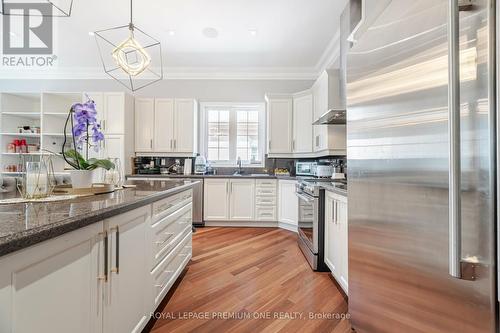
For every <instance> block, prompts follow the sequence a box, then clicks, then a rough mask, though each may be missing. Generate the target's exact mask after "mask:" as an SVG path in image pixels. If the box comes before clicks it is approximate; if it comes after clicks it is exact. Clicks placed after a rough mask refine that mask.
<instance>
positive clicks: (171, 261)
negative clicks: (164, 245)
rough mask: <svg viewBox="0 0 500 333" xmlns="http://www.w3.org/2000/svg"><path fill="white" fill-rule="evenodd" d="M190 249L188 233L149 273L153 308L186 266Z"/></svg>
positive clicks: (189, 234)
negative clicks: (151, 284) (151, 279)
mask: <svg viewBox="0 0 500 333" xmlns="http://www.w3.org/2000/svg"><path fill="white" fill-rule="evenodd" d="M192 249H193V247H192V232H191V231H188V232H187V233H186V234H183V238H182V241H181V242H180V243H179V244H177V246H176V247H175V248H174V249H173V250H172V251H171V252H170V254H169V255H168V256H167V257H166V258H165V259H163V260H162V261H161V263H160V264H159V265H158V267H156V268H155V269H154V270H153V271H152V272H151V275H152V277H153V296H154V306H155V308H156V307H157V306H158V305H159V304H160V303H161V301H162V300H163V297H165V295H166V294H167V292H168V291H169V290H170V288H171V287H172V285H173V284H174V283H175V281H176V280H177V278H178V277H179V275H180V274H181V272H182V270H183V269H184V268H185V267H186V265H187V264H188V262H189V260H190V259H191V257H192Z"/></svg>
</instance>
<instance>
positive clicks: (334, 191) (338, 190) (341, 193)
mask: <svg viewBox="0 0 500 333" xmlns="http://www.w3.org/2000/svg"><path fill="white" fill-rule="evenodd" d="M321 187H322V188H323V189H325V191H328V192H332V193H335V194H338V195H341V196H344V197H346V198H347V191H345V190H341V189H338V188H335V187H332V186H325V185H321Z"/></svg>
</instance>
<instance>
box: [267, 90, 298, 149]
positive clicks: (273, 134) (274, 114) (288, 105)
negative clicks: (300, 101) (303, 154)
mask: <svg viewBox="0 0 500 333" xmlns="http://www.w3.org/2000/svg"><path fill="white" fill-rule="evenodd" d="M267 140H268V154H269V155H273V154H290V153H291V152H292V144H293V143H292V141H293V100H292V98H291V97H290V98H283V97H282V98H275V97H268V98H267Z"/></svg>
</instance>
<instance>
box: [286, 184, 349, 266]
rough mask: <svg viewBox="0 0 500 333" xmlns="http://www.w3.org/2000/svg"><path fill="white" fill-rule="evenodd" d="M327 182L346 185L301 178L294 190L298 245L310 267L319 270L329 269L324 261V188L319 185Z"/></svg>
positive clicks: (343, 185) (339, 185)
mask: <svg viewBox="0 0 500 333" xmlns="http://www.w3.org/2000/svg"><path fill="white" fill-rule="evenodd" d="M327 183H328V184H332V183H333V184H335V186H336V187H339V188H343V187H346V185H345V184H344V183H340V182H332V180H331V179H303V180H300V181H299V182H298V183H297V186H296V191H295V193H296V195H297V197H298V198H299V214H298V216H299V237H298V243H299V247H300V249H301V250H302V253H303V254H304V256H305V257H306V259H307V261H308V262H309V264H310V265H311V268H312V269H313V270H315V271H320V272H328V271H329V269H328V267H327V266H326V264H325V262H324V243H325V213H324V212H325V190H324V188H323V187H322V186H321V185H322V184H327Z"/></svg>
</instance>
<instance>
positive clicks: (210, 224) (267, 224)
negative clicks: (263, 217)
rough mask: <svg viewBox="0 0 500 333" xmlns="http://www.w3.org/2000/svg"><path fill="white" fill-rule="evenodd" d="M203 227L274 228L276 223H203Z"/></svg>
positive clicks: (276, 225)
mask: <svg viewBox="0 0 500 333" xmlns="http://www.w3.org/2000/svg"><path fill="white" fill-rule="evenodd" d="M205 227H245V228H252V227H254V228H270V227H271V228H276V227H278V222H275V221H272V222H262V221H241V222H240V221H205Z"/></svg>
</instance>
